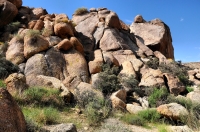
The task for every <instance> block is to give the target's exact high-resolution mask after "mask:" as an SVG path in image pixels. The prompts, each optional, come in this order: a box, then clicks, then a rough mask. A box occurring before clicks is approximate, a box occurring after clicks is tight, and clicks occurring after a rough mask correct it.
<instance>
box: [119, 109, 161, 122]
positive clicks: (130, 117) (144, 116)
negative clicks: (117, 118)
mask: <svg viewBox="0 0 200 132" xmlns="http://www.w3.org/2000/svg"><path fill="white" fill-rule="evenodd" d="M160 117H161V115H160V114H159V113H158V112H157V111H156V109H146V110H143V111H140V112H138V113H137V114H130V113H126V114H125V115H124V116H122V117H121V119H122V120H123V121H124V122H126V123H128V124H132V125H138V126H147V123H149V122H151V123H158V122H160V121H161V119H160Z"/></svg>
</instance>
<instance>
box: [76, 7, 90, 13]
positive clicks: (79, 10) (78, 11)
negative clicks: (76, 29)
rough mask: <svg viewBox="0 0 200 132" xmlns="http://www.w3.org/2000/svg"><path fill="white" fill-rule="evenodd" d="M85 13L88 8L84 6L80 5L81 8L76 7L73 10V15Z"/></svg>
mask: <svg viewBox="0 0 200 132" xmlns="http://www.w3.org/2000/svg"><path fill="white" fill-rule="evenodd" d="M85 13H88V10H87V8H85V7H82V8H78V9H77V10H76V11H75V13H74V14H75V15H83V14H85Z"/></svg>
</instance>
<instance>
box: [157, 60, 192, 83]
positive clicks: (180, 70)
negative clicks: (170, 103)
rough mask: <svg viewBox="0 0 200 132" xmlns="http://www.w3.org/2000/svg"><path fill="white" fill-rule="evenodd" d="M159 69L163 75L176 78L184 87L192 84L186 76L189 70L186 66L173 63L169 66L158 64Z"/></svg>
mask: <svg viewBox="0 0 200 132" xmlns="http://www.w3.org/2000/svg"><path fill="white" fill-rule="evenodd" d="M159 69H160V70H161V71H162V72H163V73H170V74H172V75H174V76H177V77H178V78H179V80H180V81H181V82H182V83H183V84H184V85H185V86H187V85H191V84H192V82H191V81H189V78H188V74H187V71H188V70H190V68H189V67H187V66H184V65H181V64H180V63H177V62H175V61H174V62H171V63H169V64H164V63H162V64H160V65H159Z"/></svg>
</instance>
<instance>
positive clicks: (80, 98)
mask: <svg viewBox="0 0 200 132" xmlns="http://www.w3.org/2000/svg"><path fill="white" fill-rule="evenodd" d="M97 100H98V98H97V95H96V93H95V92H93V91H89V90H86V91H83V92H82V93H80V92H79V91H77V92H76V103H77V106H79V107H80V108H85V107H86V105H88V104H89V103H90V102H95V101H97Z"/></svg>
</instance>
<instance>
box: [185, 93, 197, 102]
mask: <svg viewBox="0 0 200 132" xmlns="http://www.w3.org/2000/svg"><path fill="white" fill-rule="evenodd" d="M186 97H187V98H188V99H190V100H191V101H192V102H194V103H199V101H200V91H192V92H189V93H188V94H187V96H186Z"/></svg>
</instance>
